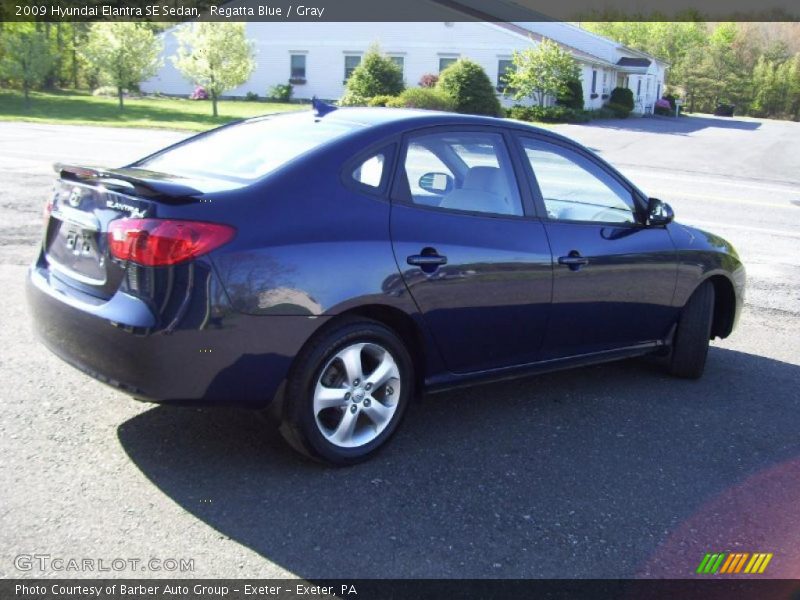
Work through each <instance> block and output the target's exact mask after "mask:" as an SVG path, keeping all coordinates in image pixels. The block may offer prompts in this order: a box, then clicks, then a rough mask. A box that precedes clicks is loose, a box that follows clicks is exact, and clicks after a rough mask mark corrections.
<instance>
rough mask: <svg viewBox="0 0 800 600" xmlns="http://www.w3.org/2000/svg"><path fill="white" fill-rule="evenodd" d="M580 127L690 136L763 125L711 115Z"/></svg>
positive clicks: (607, 121)
mask: <svg viewBox="0 0 800 600" xmlns="http://www.w3.org/2000/svg"><path fill="white" fill-rule="evenodd" d="M579 126H580V127H598V128H603V129H621V130H627V131H645V132H649V133H665V134H672V135H689V134H691V133H694V132H696V131H699V130H701V129H708V128H711V127H713V128H717V129H737V130H744V131H755V130H756V129H758V128H759V127H761V123H759V122H758V121H753V120H745V119H738V118H736V117H732V118H731V117H714V116H711V115H703V116H700V115H682V116H681V117H679V118H677V119H676V118H674V117H664V116H652V115H651V116H646V117H628V118H627V119H598V120H596V121H591V122H589V123H586V124H581V125H579Z"/></svg>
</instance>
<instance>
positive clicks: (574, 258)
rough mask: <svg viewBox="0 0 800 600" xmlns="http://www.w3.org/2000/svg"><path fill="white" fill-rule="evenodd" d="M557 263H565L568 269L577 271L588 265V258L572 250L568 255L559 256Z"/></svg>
mask: <svg viewBox="0 0 800 600" xmlns="http://www.w3.org/2000/svg"><path fill="white" fill-rule="evenodd" d="M558 264H560V265H567V266H568V267H569V269H570V271H577V270H578V269H580V268H581V267H582V266H584V265H588V264H589V259H588V258H587V257H585V256H581V255H580V253H579V252H578V251H576V250H573V251H572V252H570V253H569V255H568V256H559V257H558Z"/></svg>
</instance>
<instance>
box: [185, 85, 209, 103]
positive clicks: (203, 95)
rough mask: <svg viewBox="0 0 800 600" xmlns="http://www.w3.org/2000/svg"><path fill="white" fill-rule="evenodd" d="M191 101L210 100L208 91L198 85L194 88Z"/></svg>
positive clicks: (190, 97)
mask: <svg viewBox="0 0 800 600" xmlns="http://www.w3.org/2000/svg"><path fill="white" fill-rule="evenodd" d="M189 99H190V100H208V92H207V91H206V88H204V87H203V86H202V85H198V86H197V87H196V88H194V91H193V92H192V95H191V96H189Z"/></svg>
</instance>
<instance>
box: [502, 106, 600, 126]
mask: <svg viewBox="0 0 800 600" xmlns="http://www.w3.org/2000/svg"><path fill="white" fill-rule="evenodd" d="M508 116H509V117H510V118H511V119H518V120H520V121H539V122H542V123H586V122H587V121H589V120H590V119H591V113H590V112H589V111H585V110H576V109H574V108H569V107H566V106H522V105H519V104H517V105H515V106H513V107H511V108H510V109H508Z"/></svg>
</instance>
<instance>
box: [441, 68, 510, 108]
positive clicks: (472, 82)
mask: <svg viewBox="0 0 800 600" xmlns="http://www.w3.org/2000/svg"><path fill="white" fill-rule="evenodd" d="M436 89H437V90H440V91H442V92H444V93H445V94H447V95H449V96H451V97H452V98H453V99H454V100H455V107H456V108H455V109H456V110H457V111H458V112H460V113H467V114H473V115H490V116H493V117H496V116H497V115H499V114H500V112H501V111H500V102H499V101H498V99H497V96H495V91H494V86H493V85H492V82H491V81H490V80H489V76H488V75H487V74H486V71H484V70H483V68H482V67H481V66H480V65H479V64H478V63H476V62H473V61H471V60H468V59H464V58H461V59H459V60H457V61H456V62H454V63H453V64H452V65H450V66H449V67H447V68H446V69H445V70H444V71H442V72H441V74H440V75H439V82H438V83H437V84H436Z"/></svg>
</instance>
